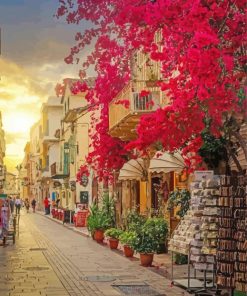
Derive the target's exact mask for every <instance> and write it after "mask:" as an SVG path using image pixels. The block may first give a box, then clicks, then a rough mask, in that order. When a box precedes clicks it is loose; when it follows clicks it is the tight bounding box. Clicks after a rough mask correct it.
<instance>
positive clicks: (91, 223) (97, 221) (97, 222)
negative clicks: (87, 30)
mask: <svg viewBox="0 0 247 296" xmlns="http://www.w3.org/2000/svg"><path fill="white" fill-rule="evenodd" d="M109 226H110V220H109V218H108V217H107V216H106V215H105V213H104V212H102V211H101V210H99V209H98V208H97V209H96V208H93V211H90V215H89V216H88V218H87V227H88V230H89V231H90V232H91V234H93V233H94V232H95V230H106V229H107V228H109Z"/></svg>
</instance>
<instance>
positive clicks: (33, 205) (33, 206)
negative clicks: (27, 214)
mask: <svg viewBox="0 0 247 296" xmlns="http://www.w3.org/2000/svg"><path fill="white" fill-rule="evenodd" d="M31 205H32V208H33V213H35V208H36V200H35V198H34V199H33V200H32V202H31Z"/></svg>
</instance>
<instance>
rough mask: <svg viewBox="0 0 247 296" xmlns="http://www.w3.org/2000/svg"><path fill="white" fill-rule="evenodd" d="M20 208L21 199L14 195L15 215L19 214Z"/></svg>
mask: <svg viewBox="0 0 247 296" xmlns="http://www.w3.org/2000/svg"><path fill="white" fill-rule="evenodd" d="M20 209H21V199H20V198H19V197H16V199H15V213H16V215H20Z"/></svg>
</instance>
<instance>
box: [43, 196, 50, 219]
mask: <svg viewBox="0 0 247 296" xmlns="http://www.w3.org/2000/svg"><path fill="white" fill-rule="evenodd" d="M44 206H45V215H49V214H50V202H49V199H48V197H46V198H45V199H44Z"/></svg>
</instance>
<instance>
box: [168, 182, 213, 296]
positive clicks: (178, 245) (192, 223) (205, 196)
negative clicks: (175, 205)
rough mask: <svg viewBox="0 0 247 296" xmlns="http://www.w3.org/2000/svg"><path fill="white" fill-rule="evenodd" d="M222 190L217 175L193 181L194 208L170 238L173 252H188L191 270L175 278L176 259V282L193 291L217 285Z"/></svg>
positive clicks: (192, 197)
mask: <svg viewBox="0 0 247 296" xmlns="http://www.w3.org/2000/svg"><path fill="white" fill-rule="evenodd" d="M218 194H219V191H218V181H217V180H216V179H212V180H199V181H195V182H193V183H192V184H191V202H190V208H189V210H188V212H187V213H186V215H185V216H184V217H183V219H182V220H181V222H180V224H179V225H178V227H177V228H176V230H175V231H174V234H173V237H172V239H171V240H170V242H169V250H170V251H171V252H172V256H173V253H174V252H177V253H181V254H186V255H188V274H187V278H185V279H174V276H173V260H172V282H173V283H174V284H176V285H179V286H182V287H184V288H186V289H187V291H189V292H191V291H194V292H195V293H196V292H197V291H200V292H201V293H202V292H203V291H207V290H208V289H212V288H213V287H214V286H215V276H214V266H215V254H216V236H217V223H216V222H215V219H216V218H215V216H217V214H218V209H217V198H218ZM172 258H173V257H172ZM192 273H193V275H192Z"/></svg>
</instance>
